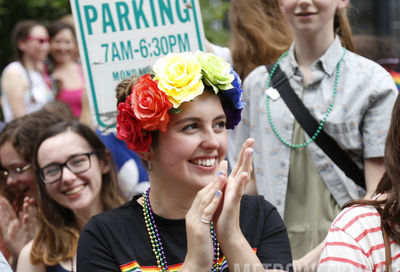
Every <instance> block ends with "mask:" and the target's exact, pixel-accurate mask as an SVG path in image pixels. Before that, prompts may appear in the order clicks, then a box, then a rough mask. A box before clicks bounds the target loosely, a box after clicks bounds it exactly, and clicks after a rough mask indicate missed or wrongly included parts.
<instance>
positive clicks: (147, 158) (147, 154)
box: [138, 148, 154, 161]
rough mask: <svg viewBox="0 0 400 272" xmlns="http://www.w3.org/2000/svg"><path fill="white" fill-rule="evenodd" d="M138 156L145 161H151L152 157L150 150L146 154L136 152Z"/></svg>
mask: <svg viewBox="0 0 400 272" xmlns="http://www.w3.org/2000/svg"><path fill="white" fill-rule="evenodd" d="M138 154H139V156H140V157H141V158H142V159H143V160H145V161H152V160H153V157H154V154H153V150H152V149H151V148H150V150H149V151H148V152H138Z"/></svg>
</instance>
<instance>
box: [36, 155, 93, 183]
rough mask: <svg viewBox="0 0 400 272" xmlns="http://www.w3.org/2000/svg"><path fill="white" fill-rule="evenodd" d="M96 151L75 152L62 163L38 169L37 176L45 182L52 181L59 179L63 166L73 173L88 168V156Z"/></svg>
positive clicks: (78, 172) (81, 171)
mask: <svg viewBox="0 0 400 272" xmlns="http://www.w3.org/2000/svg"><path fill="white" fill-rule="evenodd" d="M95 153H96V151H92V152H88V153H83V154H76V155H73V156H72V157H70V158H69V159H68V160H66V161H65V162H64V163H53V164H50V165H47V166H45V167H43V168H41V169H39V171H38V173H39V177H40V179H41V180H42V182H43V183H45V184H50V183H54V182H56V181H59V180H60V179H61V177H62V174H63V169H64V167H67V168H68V170H69V171H71V172H72V173H74V174H80V173H83V172H85V171H86V170H88V169H89V168H90V165H91V163H90V156H91V155H92V154H95Z"/></svg>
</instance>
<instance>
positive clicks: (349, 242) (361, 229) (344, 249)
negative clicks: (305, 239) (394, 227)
mask: <svg viewBox="0 0 400 272" xmlns="http://www.w3.org/2000/svg"><path fill="white" fill-rule="evenodd" d="M390 245H391V251H392V271H393V272H394V271H400V245H399V244H397V243H395V242H394V241H393V240H392V239H390ZM318 271H321V272H325V271H341V272H342V271H352V272H353V271H354V272H356V271H374V272H375V271H376V272H380V271H385V245H384V242H383V236H382V230H381V221H380V215H379V213H378V211H377V210H376V209H375V208H374V207H371V206H361V205H357V206H352V207H350V208H346V209H344V210H343V211H342V212H341V213H340V214H339V215H338V216H337V217H336V219H335V220H334V222H333V223H332V226H331V228H330V229H329V233H328V235H327V237H326V238H325V244H324V247H323V252H322V254H321V257H320V260H319V267H318Z"/></svg>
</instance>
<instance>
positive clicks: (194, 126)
mask: <svg viewBox="0 0 400 272" xmlns="http://www.w3.org/2000/svg"><path fill="white" fill-rule="evenodd" d="M198 127H199V126H198V125H197V124H189V125H187V126H184V127H183V129H182V131H188V130H193V129H196V128H198Z"/></svg>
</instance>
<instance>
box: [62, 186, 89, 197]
mask: <svg viewBox="0 0 400 272" xmlns="http://www.w3.org/2000/svg"><path fill="white" fill-rule="evenodd" d="M84 187H85V186H84V185H79V186H77V187H74V188H72V189H71V190H68V191H65V194H66V195H67V196H69V195H73V194H76V193H78V192H80V191H81V190H83V188H84Z"/></svg>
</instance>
